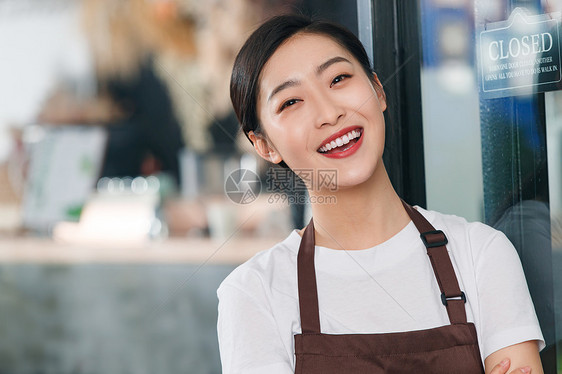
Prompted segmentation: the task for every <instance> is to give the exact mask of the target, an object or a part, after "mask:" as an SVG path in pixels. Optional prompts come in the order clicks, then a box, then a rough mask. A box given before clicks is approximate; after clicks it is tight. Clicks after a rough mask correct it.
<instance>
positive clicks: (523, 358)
mask: <svg viewBox="0 0 562 374" xmlns="http://www.w3.org/2000/svg"><path fill="white" fill-rule="evenodd" d="M506 358H508V359H509V361H508V362H507V364H506V363H505V362H504V365H501V364H502V361H503V360H504V359H506ZM484 364H485V370H486V374H503V373H506V372H507V369H508V368H519V369H515V370H513V371H510V373H533V374H543V373H544V372H543V369H542V364H541V358H540V356H539V349H538V346H537V342H536V341H535V340H530V341H526V342H523V343H519V344H514V345H511V346H509V347H505V348H502V349H500V350H499V351H496V352H494V353H492V354H491V355H489V356H488V357H486V360H485V361H484ZM526 367H528V368H530V369H531V370H530V371H525V370H521V369H523V368H526ZM492 370H493V371H492Z"/></svg>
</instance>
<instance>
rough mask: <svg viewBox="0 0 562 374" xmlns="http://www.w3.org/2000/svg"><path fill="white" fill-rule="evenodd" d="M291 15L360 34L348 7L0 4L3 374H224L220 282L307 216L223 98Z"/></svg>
mask: <svg viewBox="0 0 562 374" xmlns="http://www.w3.org/2000/svg"><path fill="white" fill-rule="evenodd" d="M290 12H295V13H303V14H307V15H315V16H319V17H323V18H328V19H332V20H337V21H339V22H340V23H344V24H346V25H347V26H348V27H350V28H351V29H352V30H354V32H356V31H357V9H356V4H355V3H354V2H353V3H347V2H344V1H313V0H312V1H310V0H309V1H307V0H285V1H282V0H205V1H198V0H45V1H35V0H18V1H11V0H0V51H1V52H0V53H1V57H0V82H2V83H1V84H0V310H1V315H2V318H1V319H0V336H2V338H1V339H0V373H179V372H183V373H200V374H204V373H220V359H219V355H218V343H217V338H216V318H217V312H216V309H217V300H216V293H215V291H216V289H217V287H218V285H219V284H220V282H221V281H222V279H224V277H225V276H226V275H227V274H228V273H229V272H230V271H232V269H234V267H235V266H237V265H238V264H240V263H242V262H244V261H245V260H246V259H248V258H250V257H251V256H252V255H253V254H255V253H256V252H258V251H260V250H264V249H267V248H269V247H270V246H272V245H273V244H274V243H276V242H278V241H280V240H282V239H283V238H285V237H286V236H287V235H288V234H289V232H290V230H292V229H293V228H294V227H297V226H299V227H302V222H303V220H304V217H305V211H304V204H292V206H290V205H289V204H288V203H287V199H285V198H283V196H284V195H283V196H282V195H280V194H278V193H277V192H276V191H273V190H271V189H268V188H267V184H266V181H267V178H268V175H269V174H268V170H269V165H266V164H265V163H264V162H262V161H261V159H259V158H258V157H256V155H255V153H254V151H253V148H251V147H250V143H249V142H248V141H247V139H246V138H245V136H244V135H243V134H240V132H239V131H238V123H237V120H236V118H235V116H234V114H233V111H232V109H231V104H230V97H229V88H228V87H229V81H230V72H231V68H232V63H233V60H234V57H235V55H236V53H237V51H238V49H239V48H240V47H241V45H242V43H243V42H244V41H245V39H246V38H247V37H248V36H249V35H250V33H251V32H252V31H253V30H254V29H255V28H256V27H257V25H259V24H260V23H261V22H262V21H263V20H264V19H266V18H268V17H271V16H272V15H275V14H279V13H290ZM236 169H244V170H249V171H251V172H253V173H255V175H258V176H259V180H261V189H258V190H254V192H255V195H252V196H250V197H251V198H250V199H249V200H246V201H233V200H231V199H230V198H229V197H228V196H227V195H226V194H225V180H226V179H227V178H228V176H229V175H230V173H231V172H233V171H234V170H236ZM252 175H254V174H252ZM272 196H273V197H274V198H272ZM299 196H302V190H301V193H300V195H299Z"/></svg>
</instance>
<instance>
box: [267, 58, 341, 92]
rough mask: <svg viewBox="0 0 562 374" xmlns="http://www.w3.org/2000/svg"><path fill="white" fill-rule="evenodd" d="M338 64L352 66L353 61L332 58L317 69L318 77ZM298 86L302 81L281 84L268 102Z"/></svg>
mask: <svg viewBox="0 0 562 374" xmlns="http://www.w3.org/2000/svg"><path fill="white" fill-rule="evenodd" d="M338 62H348V63H350V64H351V61H349V60H348V59H347V58H345V57H341V56H336V57H332V58H331V59H329V60H328V61H326V62H324V63H322V64H321V65H320V66H318V67H317V68H316V75H320V74H322V73H323V72H324V71H325V70H326V69H328V68H329V67H330V66H332V65H333V64H336V63H338ZM298 85H300V81H298V80H293V79H291V80H288V81H286V82H283V83H281V84H280V85H279V86H277V87H275V88H274V89H273V91H271V94H270V95H269V97H268V98H267V101H270V100H271V98H272V97H273V96H275V95H277V94H278V93H279V92H280V91H283V90H284V89H287V88H290V87H295V86H298Z"/></svg>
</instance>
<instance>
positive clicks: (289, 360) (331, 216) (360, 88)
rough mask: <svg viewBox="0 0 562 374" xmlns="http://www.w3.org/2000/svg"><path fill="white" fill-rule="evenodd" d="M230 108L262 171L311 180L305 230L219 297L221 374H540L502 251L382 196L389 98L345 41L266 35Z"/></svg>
mask: <svg viewBox="0 0 562 374" xmlns="http://www.w3.org/2000/svg"><path fill="white" fill-rule="evenodd" d="M231 99H232V102H233V105H234V109H235V111H236V114H237V116H238V119H239V121H240V123H241V125H242V129H243V131H244V132H245V134H246V135H247V137H248V138H249V139H250V141H251V142H252V144H253V145H254V147H255V150H256V151H257V153H258V154H259V155H260V156H261V157H263V158H264V159H266V160H268V161H270V162H272V163H276V164H279V163H281V164H283V165H285V166H286V167H289V168H291V169H292V170H293V171H295V172H296V173H297V174H299V172H301V171H310V170H313V171H314V176H313V177H312V178H307V180H305V183H306V184H307V189H308V192H309V195H310V201H311V207H312V213H313V220H311V222H310V223H309V225H308V226H307V227H306V229H302V230H300V231H297V230H295V231H293V232H292V233H291V234H290V235H289V236H288V237H287V238H286V239H285V240H284V241H283V242H281V243H279V244H277V245H276V246H274V247H273V248H271V249H269V250H266V251H263V252H261V253H259V254H257V255H256V256H255V257H253V258H252V259H251V260H249V261H248V262H246V263H245V264H243V265H241V266H240V267H238V268H237V269H236V270H235V271H233V272H232V273H231V274H230V275H229V276H228V277H227V278H226V279H225V280H224V281H223V283H222V284H221V286H220V287H219V290H218V291H217V293H218V296H219V320H218V337H219V345H220V352H221V360H222V364H223V372H224V373H291V372H293V371H294V372H296V373H307V374H308V373H385V372H386V373H389V372H391V373H396V372H405V373H411V372H423V373H479V372H483V370H484V368H485V370H486V373H490V372H491V373H494V374H497V373H506V372H508V370H511V371H509V372H511V373H529V372H531V370H532V372H533V373H542V368H541V363H540V358H539V354H538V352H539V349H542V348H543V347H544V341H543V337H542V334H541V331H540V328H539V325H538V322H537V319H536V315H535V312H534V309H533V304H532V301H531V299H530V296H529V293H528V289H527V285H526V282H525V278H524V275H523V272H522V269H521V264H520V262H519V258H518V257H517V254H516V252H515V250H514V248H513V246H512V245H511V244H510V243H509V241H508V240H507V239H506V238H505V236H503V234H501V233H499V232H498V231H495V230H493V229H491V228H490V227H488V226H485V225H483V224H480V223H467V222H466V221H465V220H463V219H461V218H459V217H455V216H447V215H443V214H439V213H437V212H432V211H426V210H424V209H421V208H416V209H414V208H411V207H410V206H409V205H407V204H405V203H403V202H402V201H401V199H400V198H399V197H398V196H397V194H396V192H395V191H394V189H393V187H392V185H391V183H390V180H389V178H388V176H387V173H386V170H385V167H384V165H383V162H382V153H383V148H384V134H385V121H384V117H383V112H384V110H385V109H386V97H385V94H384V91H383V88H382V85H381V83H380V81H379V79H378V77H377V75H376V74H375V73H373V72H372V70H371V68H370V66H369V62H368V58H367V56H366V54H365V51H364V49H363V47H362V46H361V43H360V42H359V41H358V40H357V38H355V36H354V35H353V34H351V33H350V32H349V31H347V30H345V29H342V28H341V27H339V26H336V25H333V24H330V23H325V22H312V21H310V20H308V19H306V18H302V17H299V16H280V17H276V18H273V19H271V20H270V21H268V22H266V23H265V24H263V25H262V26H261V27H260V28H259V29H258V30H256V31H255V32H254V33H253V34H252V35H251V36H250V38H249V39H248V41H247V42H246V44H245V45H244V46H243V47H242V49H241V50H240V52H239V54H238V56H237V58H236V61H235V64H234V69H233V73H232V79H231ZM326 171H332V172H334V174H335V175H336V176H337V178H333V179H330V181H331V182H332V183H325V178H322V177H321V175H320V174H321V173H325V172H326ZM326 202H329V203H326ZM420 213H421V214H420ZM436 229H439V230H442V231H436ZM420 233H423V235H421V239H420ZM428 254H429V255H430V256H428ZM436 280H437V281H436ZM510 368H511V369H510Z"/></svg>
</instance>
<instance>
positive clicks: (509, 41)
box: [479, 8, 562, 98]
mask: <svg viewBox="0 0 562 374" xmlns="http://www.w3.org/2000/svg"><path fill="white" fill-rule="evenodd" d="M479 42H480V43H479V62H480V69H479V71H480V87H481V92H482V95H483V97H484V98H494V97H504V96H514V95H526V94H531V93H533V92H544V91H551V90H555V89H560V88H562V87H560V86H559V83H560V81H561V71H560V68H561V65H560V61H561V59H560V13H550V14H541V15H538V16H531V15H528V14H527V13H526V11H525V10H524V9H522V8H516V9H515V10H514V11H513V12H512V13H511V16H510V17H509V19H508V20H507V21H503V22H496V23H490V24H487V25H486V30H483V31H481V32H480V41H479Z"/></svg>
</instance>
